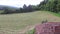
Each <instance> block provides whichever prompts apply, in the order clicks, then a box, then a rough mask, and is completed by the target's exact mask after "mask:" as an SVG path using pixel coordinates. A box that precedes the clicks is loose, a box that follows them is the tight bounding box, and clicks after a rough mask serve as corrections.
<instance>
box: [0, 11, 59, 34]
mask: <svg viewBox="0 0 60 34" xmlns="http://www.w3.org/2000/svg"><path fill="white" fill-rule="evenodd" d="M46 19H47V20H48V21H60V18H59V17H56V16H54V15H53V14H52V13H49V12H46V11H35V12H30V13H20V14H7V15H0V34H19V32H20V30H24V29H25V28H26V27H29V26H33V25H35V24H38V23H41V21H43V20H46Z"/></svg>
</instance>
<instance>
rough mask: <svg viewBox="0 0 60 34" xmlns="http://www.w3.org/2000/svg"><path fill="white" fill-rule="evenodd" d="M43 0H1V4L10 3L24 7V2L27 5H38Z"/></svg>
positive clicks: (10, 4)
mask: <svg viewBox="0 0 60 34" xmlns="http://www.w3.org/2000/svg"><path fill="white" fill-rule="evenodd" d="M41 1H43V0H0V5H9V6H15V7H22V6H23V5H24V4H26V5H29V4H31V5H37V4H39V3H40V2H41Z"/></svg>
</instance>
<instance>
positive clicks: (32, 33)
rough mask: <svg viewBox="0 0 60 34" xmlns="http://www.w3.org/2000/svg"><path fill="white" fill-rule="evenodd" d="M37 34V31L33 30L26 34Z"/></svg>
mask: <svg viewBox="0 0 60 34" xmlns="http://www.w3.org/2000/svg"><path fill="white" fill-rule="evenodd" d="M34 33H35V29H32V30H30V31H28V32H27V33H26V34H34Z"/></svg>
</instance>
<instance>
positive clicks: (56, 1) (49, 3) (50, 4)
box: [39, 0, 60, 13]
mask: <svg viewBox="0 0 60 34" xmlns="http://www.w3.org/2000/svg"><path fill="white" fill-rule="evenodd" d="M39 7H40V8H41V10H47V11H52V12H55V13H58V12H59V11H60V0H44V1H42V2H41V3H40V4H39Z"/></svg>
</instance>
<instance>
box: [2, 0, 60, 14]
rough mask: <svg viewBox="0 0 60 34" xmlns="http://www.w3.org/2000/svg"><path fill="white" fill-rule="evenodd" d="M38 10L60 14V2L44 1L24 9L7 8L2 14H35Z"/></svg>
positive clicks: (54, 0) (59, 0)
mask: <svg viewBox="0 0 60 34" xmlns="http://www.w3.org/2000/svg"><path fill="white" fill-rule="evenodd" d="M36 10H44V11H51V12H55V13H59V12H60V0H44V1H42V2H40V4H38V5H29V6H26V5H25V4H24V5H23V8H19V9H15V10H11V9H8V8H7V7H5V9H4V12H3V13H1V14H11V13H26V12H33V11H36Z"/></svg>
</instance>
